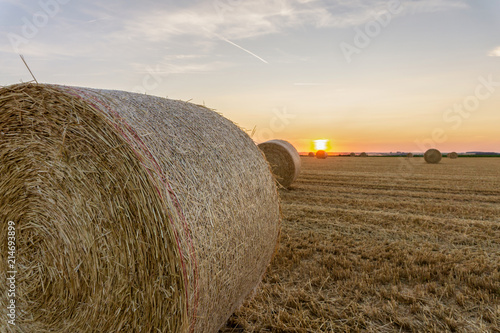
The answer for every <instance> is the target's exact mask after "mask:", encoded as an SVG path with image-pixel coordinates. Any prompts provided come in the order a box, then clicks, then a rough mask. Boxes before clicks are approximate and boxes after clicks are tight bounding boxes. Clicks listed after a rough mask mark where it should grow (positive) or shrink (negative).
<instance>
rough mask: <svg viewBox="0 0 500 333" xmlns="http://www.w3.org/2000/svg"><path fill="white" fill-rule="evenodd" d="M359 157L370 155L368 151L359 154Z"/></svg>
mask: <svg viewBox="0 0 500 333" xmlns="http://www.w3.org/2000/svg"><path fill="white" fill-rule="evenodd" d="M359 157H368V154H367V153H361V154H359Z"/></svg>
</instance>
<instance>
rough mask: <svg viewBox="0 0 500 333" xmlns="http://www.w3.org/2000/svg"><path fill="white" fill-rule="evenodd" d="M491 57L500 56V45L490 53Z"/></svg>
mask: <svg viewBox="0 0 500 333" xmlns="http://www.w3.org/2000/svg"><path fill="white" fill-rule="evenodd" d="M488 56H489V57H500V46H499V47H497V48H496V49H494V50H491V51H490V53H488Z"/></svg>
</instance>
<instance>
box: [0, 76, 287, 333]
mask: <svg viewBox="0 0 500 333" xmlns="http://www.w3.org/2000/svg"><path fill="white" fill-rule="evenodd" d="M8 221H13V222H15V225H16V231H17V244H16V246H17V252H16V255H17V258H16V260H17V262H16V264H17V280H16V288H17V294H16V307H17V315H18V318H17V321H16V324H17V325H16V326H10V325H9V326H7V324H6V321H5V320H4V319H2V322H1V324H0V325H1V326H0V331H2V332H5V331H7V332H9V331H10V332H14V331H15V332H21V331H22V332H38V333H40V332H188V331H194V332H215V331H217V329H218V328H219V327H220V326H221V325H223V324H224V323H225V322H226V320H227V319H228V317H229V316H230V315H231V314H232V313H233V311H234V310H235V309H236V308H237V307H238V306H239V305H240V304H241V303H242V302H243V300H244V299H245V297H246V296H247V295H248V294H249V293H250V292H251V291H252V290H253V289H254V288H255V287H256V285H257V284H258V282H259V281H260V280H261V277H262V275H263V273H264V271H265V269H266V267H267V265H268V264H269V262H270V260H271V257H272V255H273V252H274V250H275V247H276V243H277V238H278V234H279V227H280V209H279V203H278V193H277V190H276V186H275V182H274V179H273V177H272V175H271V173H270V171H269V166H268V164H267V163H266V161H265V159H264V158H263V156H262V153H261V152H260V151H259V149H258V148H257V147H256V146H255V144H254V143H253V141H252V140H251V139H250V138H249V137H248V135H246V134H245V133H244V132H243V131H242V130H240V129H239V128H238V127H237V126H235V125H234V124H233V123H232V122H230V121H228V120H227V119H225V118H223V117H221V116H220V115H218V114H217V113H215V112H213V111H210V110H208V109H207V108H204V107H201V106H196V105H193V104H189V103H185V102H181V101H172V100H167V99H163V98H158V97H152V96H146V95H139V94H133V93H126V92H120V91H106V90H94V89H87V88H72V87H63V86H55V85H31V84H20V85H14V86H10V87H5V88H2V89H0V224H1V228H0V239H1V240H2V242H3V245H2V247H1V249H2V251H1V254H0V260H1V261H2V263H4V264H5V263H7V258H6V256H7V251H6V250H5V245H6V242H4V241H5V240H6V239H7V223H8ZM2 267H4V269H2V270H1V271H0V280H1V281H3V282H2V283H1V284H0V285H1V287H0V294H1V295H2V297H1V298H0V299H1V300H0V303H1V307H2V308H3V309H6V306H7V302H8V300H7V297H5V295H6V289H5V288H6V283H5V281H6V269H5V267H6V266H5V265H4V266H2Z"/></svg>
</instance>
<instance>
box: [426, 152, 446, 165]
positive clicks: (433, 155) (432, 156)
mask: <svg viewBox="0 0 500 333" xmlns="http://www.w3.org/2000/svg"><path fill="white" fill-rule="evenodd" d="M442 158H443V156H442V155H441V152H440V151H439V150H437V149H429V150H427V151H426V152H425V154H424V159H425V161H426V162H427V163H430V164H437V163H439V162H441V159H442Z"/></svg>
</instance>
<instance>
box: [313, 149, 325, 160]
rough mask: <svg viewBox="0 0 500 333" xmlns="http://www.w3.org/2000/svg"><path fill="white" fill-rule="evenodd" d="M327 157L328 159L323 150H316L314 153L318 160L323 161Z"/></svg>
mask: <svg viewBox="0 0 500 333" xmlns="http://www.w3.org/2000/svg"><path fill="white" fill-rule="evenodd" d="M327 157H328V153H327V152H326V151H324V150H318V151H317V152H316V158H319V159H320V160H324V159H325V158H327Z"/></svg>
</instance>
